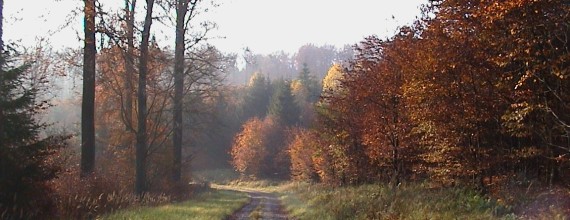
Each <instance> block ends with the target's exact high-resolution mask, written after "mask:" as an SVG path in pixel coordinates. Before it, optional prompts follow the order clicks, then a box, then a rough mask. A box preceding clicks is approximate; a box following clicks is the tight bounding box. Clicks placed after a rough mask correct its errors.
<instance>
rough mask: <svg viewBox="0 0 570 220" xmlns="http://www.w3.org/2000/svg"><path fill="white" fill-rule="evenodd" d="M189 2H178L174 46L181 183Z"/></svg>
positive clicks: (176, 156)
mask: <svg viewBox="0 0 570 220" xmlns="http://www.w3.org/2000/svg"><path fill="white" fill-rule="evenodd" d="M188 1H189V0H177V2H176V41H175V46H174V115H173V117H174V118H173V119H174V123H173V125H174V128H173V129H174V135H173V139H172V142H173V146H174V166H173V169H174V170H173V175H172V179H173V180H174V181H175V182H178V181H180V178H181V176H182V175H181V170H182V122H183V120H182V108H183V107H182V99H183V98H184V94H183V90H184V51H185V47H186V45H185V38H184V35H185V33H186V28H185V27H184V23H185V22H184V21H185V20H186V19H185V18H186V12H188Z"/></svg>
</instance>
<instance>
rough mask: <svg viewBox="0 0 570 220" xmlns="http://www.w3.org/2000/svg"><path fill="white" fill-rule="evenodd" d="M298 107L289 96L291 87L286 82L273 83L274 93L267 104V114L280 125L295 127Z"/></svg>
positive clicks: (291, 96) (297, 118) (297, 120)
mask: <svg viewBox="0 0 570 220" xmlns="http://www.w3.org/2000/svg"><path fill="white" fill-rule="evenodd" d="M299 112H300V110H299V106H298V105H297V103H296V102H295V98H294V97H293V95H292V94H291V87H290V86H289V83H287V82H286V81H283V80H281V81H277V82H275V83H274V92H273V96H272V97H271V102H270V103H269V109H268V113H269V115H271V116H273V117H275V118H276V119H277V120H279V122H280V123H281V124H282V125H285V126H289V125H295V124H297V123H298V122H299Z"/></svg>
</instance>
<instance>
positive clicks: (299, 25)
mask: <svg viewBox="0 0 570 220" xmlns="http://www.w3.org/2000/svg"><path fill="white" fill-rule="evenodd" d="M101 1H102V2H108V3H107V4H118V6H120V5H121V4H122V2H123V1H122V0H101ZM32 2H33V3H32ZM142 2H143V1H140V3H139V4H140V5H144V3H142ZM217 2H220V3H221V5H220V6H219V7H216V8H212V9H210V10H208V12H207V13H204V14H202V15H201V16H204V19H207V20H211V21H213V22H215V23H217V25H218V29H217V30H215V31H213V32H211V33H210V35H209V36H210V37H211V38H212V39H211V40H210V43H211V44H213V45H215V46H216V47H218V48H219V49H220V50H221V51H224V52H233V53H241V52H243V50H244V49H245V48H246V47H247V48H249V49H250V50H251V51H253V52H254V53H261V54H268V53H272V52H276V51H281V50H282V51H285V52H287V53H294V52H295V51H297V49H298V48H299V47H301V46H302V45H305V44H309V43H311V44H315V45H324V44H330V45H334V46H337V47H343V46H344V45H347V44H349V45H352V44H355V43H357V42H359V41H361V40H362V39H364V37H366V36H369V35H377V36H380V37H387V36H391V35H393V34H394V33H395V32H396V30H397V27H398V26H402V25H405V24H410V23H411V22H413V20H414V19H415V18H416V17H418V16H419V15H420V5H421V4H424V3H425V2H426V0H400V1H383V0H351V1H346V0H223V1H221V0H218V1H217ZM81 6H82V1H79V0H57V1H55V0H36V1H30V0H27V1H23V0H5V1H4V17H5V21H4V38H5V39H6V40H8V42H10V41H12V42H19V44H21V45H25V46H31V45H34V44H36V42H37V41H38V39H40V38H42V37H43V38H45V39H47V40H48V41H49V42H50V44H51V45H52V46H53V47H54V48H61V47H75V48H79V47H80V46H81V42H80V37H81V35H82V33H81V31H82V28H83V27H82V25H83V23H82V14H81V11H80V7H81ZM66 21H69V25H67V26H66V27H65V28H63V29H62V28H61V27H64V26H65V24H67V22H66ZM60 29H61V30H60ZM155 30H156V31H157V32H156V33H157V34H158V31H159V30H158V29H155ZM165 32H166V33H168V32H167V31H165Z"/></svg>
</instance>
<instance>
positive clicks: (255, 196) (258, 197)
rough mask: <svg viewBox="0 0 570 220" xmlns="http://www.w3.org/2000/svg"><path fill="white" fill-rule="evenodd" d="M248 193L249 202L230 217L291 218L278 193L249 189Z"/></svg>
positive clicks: (238, 219) (235, 218)
mask: <svg viewBox="0 0 570 220" xmlns="http://www.w3.org/2000/svg"><path fill="white" fill-rule="evenodd" d="M247 193H248V194H249V198H250V201H249V203H247V204H246V205H245V206H243V207H242V208H241V209H239V210H238V211H237V212H235V213H234V214H233V215H232V216H230V217H229V219H232V220H242V219H252V220H253V219H263V220H265V219H271V220H273V219H290V218H289V217H288V216H287V214H286V213H285V212H284V211H283V207H282V206H281V202H280V201H279V198H277V196H276V195H274V194H272V193H264V192H251V191H247Z"/></svg>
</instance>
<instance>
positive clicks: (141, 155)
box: [135, 0, 154, 195]
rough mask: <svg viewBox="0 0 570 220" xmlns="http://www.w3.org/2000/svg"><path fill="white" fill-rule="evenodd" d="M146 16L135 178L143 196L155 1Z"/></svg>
mask: <svg viewBox="0 0 570 220" xmlns="http://www.w3.org/2000/svg"><path fill="white" fill-rule="evenodd" d="M146 4H147V7H146V16H145V20H144V25H143V30H142V33H141V34H142V39H141V46H140V58H139V81H138V92H137V100H138V115H137V124H138V126H137V127H138V129H137V145H136V169H135V170H136V171H135V172H136V178H135V191H136V193H137V194H139V195H142V194H143V193H144V192H145V191H146V181H147V179H146V172H147V129H146V122H147V116H148V113H147V111H148V109H147V105H146V101H147V100H146V99H147V93H146V84H147V74H148V59H149V43H150V28H151V25H152V19H153V17H152V9H153V6H154V0H147V1H146Z"/></svg>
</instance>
